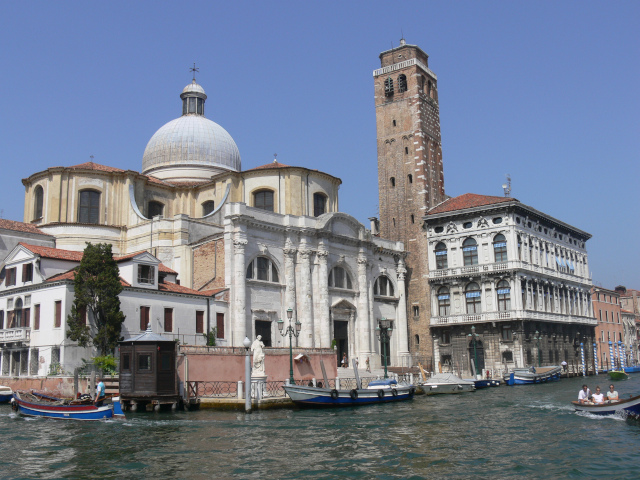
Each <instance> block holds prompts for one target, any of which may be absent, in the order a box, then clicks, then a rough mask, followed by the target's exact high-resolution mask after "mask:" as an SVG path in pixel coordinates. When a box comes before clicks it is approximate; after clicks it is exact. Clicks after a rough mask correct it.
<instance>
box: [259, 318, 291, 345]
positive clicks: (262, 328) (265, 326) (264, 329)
mask: <svg viewBox="0 0 640 480" xmlns="http://www.w3.org/2000/svg"><path fill="white" fill-rule="evenodd" d="M258 335H262V343H264V346H265V347H271V346H272V344H271V322H268V321H265V320H256V338H258ZM287 346H288V345H287Z"/></svg>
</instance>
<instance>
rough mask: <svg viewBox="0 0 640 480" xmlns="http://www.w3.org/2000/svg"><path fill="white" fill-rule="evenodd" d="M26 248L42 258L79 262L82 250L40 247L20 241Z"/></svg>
mask: <svg viewBox="0 0 640 480" xmlns="http://www.w3.org/2000/svg"><path fill="white" fill-rule="evenodd" d="M19 245H22V246H23V247H25V248H26V249H27V250H29V251H30V252H32V253H35V254H36V255H39V256H41V257H44V258H55V259H57V260H67V261H69V262H79V261H81V260H82V255H83V252H75V251H72V250H61V249H59V248H52V247H40V246H38V245H30V244H28V243H24V242H20V243H19Z"/></svg>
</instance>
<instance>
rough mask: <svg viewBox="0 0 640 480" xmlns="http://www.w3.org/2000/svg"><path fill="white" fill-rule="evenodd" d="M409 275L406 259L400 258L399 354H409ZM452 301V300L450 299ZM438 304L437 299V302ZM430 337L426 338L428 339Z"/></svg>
mask: <svg viewBox="0 0 640 480" xmlns="http://www.w3.org/2000/svg"><path fill="white" fill-rule="evenodd" d="M406 275H407V269H406V268H405V265H404V259H403V258H400V260H398V294H399V301H398V310H397V314H396V318H397V320H396V322H397V327H396V328H397V329H398V356H408V355H409V337H408V326H407V291H406V289H405V283H404V282H405V278H406ZM449 301H451V300H449ZM435 303H436V305H437V301H436V302H435ZM428 340H429V339H424V341H428Z"/></svg>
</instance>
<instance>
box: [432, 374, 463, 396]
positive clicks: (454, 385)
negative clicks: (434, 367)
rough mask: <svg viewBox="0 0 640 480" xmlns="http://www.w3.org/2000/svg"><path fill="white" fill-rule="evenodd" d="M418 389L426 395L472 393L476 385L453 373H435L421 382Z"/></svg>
mask: <svg viewBox="0 0 640 480" xmlns="http://www.w3.org/2000/svg"><path fill="white" fill-rule="evenodd" d="M420 388H422V390H423V391H424V393H426V394H427V395H438V394H441V393H464V392H473V391H474V390H475V389H476V385H475V382H474V381H473V380H463V379H461V378H460V377H457V376H455V375H454V374H453V373H437V374H435V375H433V376H432V377H431V378H429V380H427V381H426V382H422V383H421V384H420Z"/></svg>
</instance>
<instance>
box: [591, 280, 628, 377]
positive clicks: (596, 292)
mask: <svg viewBox="0 0 640 480" xmlns="http://www.w3.org/2000/svg"><path fill="white" fill-rule="evenodd" d="M591 298H592V299H593V315H594V317H595V318H596V320H597V321H598V325H597V326H596V344H597V347H598V357H599V358H598V361H599V362H600V366H601V367H602V368H604V369H609V368H610V367H611V350H610V349H609V343H611V348H612V349H613V357H614V359H615V363H616V364H617V363H618V362H619V359H620V355H621V352H620V345H622V344H623V342H624V323H623V322H622V307H621V304H620V293H619V292H617V291H615V290H609V289H607V288H603V287H597V286H593V288H592V289H591ZM628 350H629V348H628V347H626V348H625V358H626V353H628ZM625 364H626V361H625Z"/></svg>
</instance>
